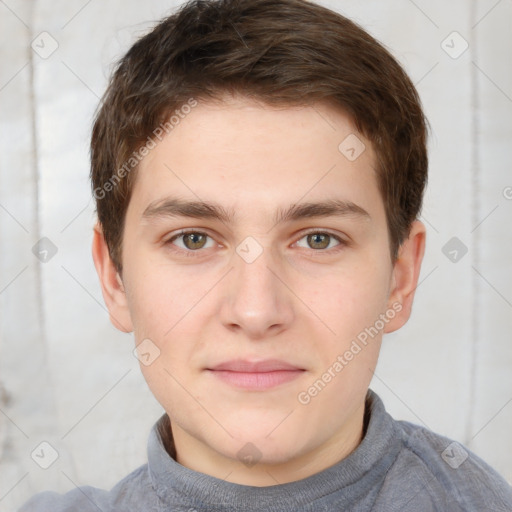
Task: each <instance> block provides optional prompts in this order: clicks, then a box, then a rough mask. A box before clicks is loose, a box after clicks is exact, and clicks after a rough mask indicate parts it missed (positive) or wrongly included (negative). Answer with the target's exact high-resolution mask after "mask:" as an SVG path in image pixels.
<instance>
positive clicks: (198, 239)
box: [187, 233, 204, 249]
mask: <svg viewBox="0 0 512 512" xmlns="http://www.w3.org/2000/svg"><path fill="white" fill-rule="evenodd" d="M187 240H188V242H189V244H187V245H189V246H191V247H189V248H192V249H197V248H200V247H202V246H203V245H204V236H203V235H200V234H198V233H190V234H189V235H188V236H187Z"/></svg>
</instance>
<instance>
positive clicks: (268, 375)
mask: <svg viewBox="0 0 512 512" xmlns="http://www.w3.org/2000/svg"><path fill="white" fill-rule="evenodd" d="M209 371H210V372H211V373H212V374H213V375H215V376H216V377H218V378H219V379H221V380H222V381H224V382H226V383H227V384H230V385H231V386H235V387H238V388H243V389H249V390H257V391H262V390H265V389H270V388H273V387H276V386H279V385H281V384H285V383H286V382H290V381H292V380H294V379H296V378H298V377H300V376H301V375H302V374H303V373H304V371H303V370H276V371H272V372H252V373H249V372H232V371H227V370H209Z"/></svg>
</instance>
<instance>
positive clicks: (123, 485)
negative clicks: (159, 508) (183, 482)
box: [18, 464, 156, 512]
mask: <svg viewBox="0 0 512 512" xmlns="http://www.w3.org/2000/svg"><path fill="white" fill-rule="evenodd" d="M152 493H153V488H152V485H151V480H150V477H149V472H148V466H147V464H145V465H143V466H140V467H139V468H137V469H136V470H135V471H133V472H132V473H130V474H129V475H128V476H126V477H125V478H123V479H122V480H121V481H120V482H119V483H117V484H116V485H115V486H114V487H113V488H112V489H111V490H110V491H107V490H104V489H98V488H96V487H90V486H84V487H77V488H75V489H72V490H71V491H69V492H67V493H64V494H59V493H56V492H50V491H45V492H40V493H38V494H35V495H34V496H32V498H30V500H28V501H27V502H26V503H25V504H24V505H23V506H22V507H21V508H20V509H19V511H18V512H76V511H77V510H80V512H98V510H101V511H102V512H114V511H118V510H123V511H124V512H128V511H129V510H132V509H133V510H142V507H143V509H144V510H147V511H148V512H150V511H151V510H153V508H152V506H151V503H152V501H153V500H152ZM154 498H155V499H156V495H155V496H154ZM154 509H155V510H156V505H155V508H154Z"/></svg>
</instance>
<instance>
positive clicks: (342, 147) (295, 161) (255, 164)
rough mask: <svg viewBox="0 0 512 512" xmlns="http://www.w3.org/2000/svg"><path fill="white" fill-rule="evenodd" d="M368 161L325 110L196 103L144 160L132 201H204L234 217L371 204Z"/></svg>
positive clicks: (339, 115) (356, 140)
mask: <svg viewBox="0 0 512 512" xmlns="http://www.w3.org/2000/svg"><path fill="white" fill-rule="evenodd" d="M187 110H188V109H187ZM374 162H375V158H374V152H373V148H372V146H371V144H370V142H369V141H368V140H366V139H365V138H364V137H363V136H362V135H361V134H359V133H358V132H357V130H356V128H355V126H354V123H353V122H352V121H351V119H350V118H349V117H348V116H347V115H346V114H344V113H343V112H342V111H341V110H336V109H334V108H333V107H330V106H328V105H325V104H316V105H312V106H302V107H274V106H268V105H263V104H261V103H259V102H256V101H254V100H251V99H247V98H237V99H231V100H225V101H222V102H215V103H213V102H206V103H204V102H199V103H198V104H197V106H195V107H194V108H192V109H190V110H189V111H188V113H187V114H186V115H182V117H180V120H179V122H178V123H177V124H176V125H175V126H174V128H173V129H172V131H170V133H169V134H168V135H166V136H165V137H164V138H163V140H161V141H159V142H157V143H156V146H155V147H154V148H153V149H151V150H150V151H149V153H148V154H147V155H146V157H145V158H144V159H143V161H142V162H141V164H140V166H139V169H138V172H137V179H136V181H135V186H134V190H133V195H132V200H133V201H134V202H135V203H136V205H135V206H138V209H139V210H141V211H142V210H144V209H146V208H147V206H148V204H150V203H153V204H154V203H155V201H158V200H159V199H164V198H165V197H166V196H174V197H175V196H180V197H185V198H188V199H194V200H202V199H205V200H206V199H208V200H210V201H213V202H216V203H220V204H225V205H226V206H229V207H231V208H232V209H233V208H234V209H235V212H237V211H239V213H240V214H242V213H243V210H240V209H239V208H238V207H239V206H241V205H247V204H251V205H252V206H253V207H254V208H258V211H262V209H266V210H268V211H269V212H270V210H272V213H274V212H275V210H276V209H278V208H280V207H283V206H284V205H288V204H290V203H291V202H298V201H299V200H301V199H304V200H308V201H315V200H319V199H325V198H326V197H327V196H330V197H329V198H330V199H341V200H346V201H352V202H354V203H357V202H363V203H367V204H369V205H371V204H372V202H373V203H375V202H378V201H379V199H380V195H379V193H378V187H377V182H376V172H375V169H374ZM349 196H350V197H349Z"/></svg>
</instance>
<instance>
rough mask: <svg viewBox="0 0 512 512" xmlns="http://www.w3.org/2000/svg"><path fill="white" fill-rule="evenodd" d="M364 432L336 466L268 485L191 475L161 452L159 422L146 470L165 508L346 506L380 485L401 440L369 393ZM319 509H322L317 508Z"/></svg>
mask: <svg viewBox="0 0 512 512" xmlns="http://www.w3.org/2000/svg"><path fill="white" fill-rule="evenodd" d="M366 413H367V414H368V416H369V421H368V426H367V430H366V434H365V436H364V438H363V440H362V441H361V443H360V444H359V446H358V447H357V448H356V449H355V450H354V451H353V452H352V453H351V454H350V455H349V456H348V457H346V458H345V459H343V460H341V461H340V462H338V463H337V464H335V465H334V466H331V467H330V468H327V469H325V470H324V471H321V472H320V473H316V474H315V475H312V476H310V477H308V478H305V479H302V480H298V481H296V482H291V483H286V484H281V485H274V486H270V487H253V486H248V485H240V484H234V483H230V482H226V481H224V480H221V479H219V478H215V477H212V476H209V475H206V474H204V473H200V472H197V471H193V470H191V469H189V468H186V467H184V466H182V465H181V464H179V463H178V462H176V461H175V460H174V459H173V458H172V457H171V456H170V455H169V454H168V453H167V451H166V450H165V448H164V445H163V442H162V438H161V436H160V434H159V431H158V424H159V423H161V422H165V420H166V417H165V414H164V415H163V416H162V417H161V418H160V419H159V420H158V422H157V423H156V424H155V425H154V427H153V429H152V430H151V433H150V436H149V441H148V468H149V473H150V477H151V480H152V483H153V487H154V489H155V491H156V493H157V494H158V496H159V497H160V499H161V500H162V501H163V502H164V503H165V504H166V505H169V506H176V507H178V506H182V507H190V508H193V509H195V510H197V512H202V511H206V510H208V511H211V510H215V511H217V512H228V511H229V512H231V511H235V510H244V511H246V512H253V511H254V512H256V511H261V510H268V511H284V510H300V509H301V507H302V508H303V507H304V506H307V505H311V504H313V503H314V502H317V503H318V505H320V504H321V503H322V502H323V500H325V499H329V496H330V498H331V499H332V498H334V496H332V495H333V493H339V494H340V498H341V496H343V498H344V499H343V501H345V505H346V506H350V505H351V504H354V503H357V502H358V501H359V499H360V498H361V497H362V496H364V495H366V494H368V493H369V492H370V490H371V489H372V488H375V486H378V487H380V485H379V482H382V481H383V479H384V477H385V474H386V472H387V471H388V469H389V467H390V466H391V465H392V464H393V462H394V460H395V459H396V457H397V455H398V452H399V450H400V446H401V437H400V433H399V430H398V429H397V427H396V423H395V421H394V420H393V419H392V418H391V416H389V414H387V413H386V411H385V409H384V404H383V403H382V401H381V399H380V398H379V397H378V396H377V395H376V394H375V393H374V392H373V391H372V390H368V394H367V397H366ZM318 508H320V506H319V507H318Z"/></svg>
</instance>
